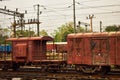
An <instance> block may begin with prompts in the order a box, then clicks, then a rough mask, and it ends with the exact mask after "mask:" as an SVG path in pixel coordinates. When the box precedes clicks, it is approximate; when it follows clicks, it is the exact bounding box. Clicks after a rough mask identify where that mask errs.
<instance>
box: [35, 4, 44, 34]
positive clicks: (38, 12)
mask: <svg viewBox="0 0 120 80" xmlns="http://www.w3.org/2000/svg"><path fill="white" fill-rule="evenodd" d="M34 6H37V21H38V23H37V35H38V36H39V27H40V26H39V24H40V22H39V15H40V14H41V13H42V12H41V11H40V7H43V8H44V9H46V8H45V7H44V6H43V5H39V4H37V5H34Z"/></svg>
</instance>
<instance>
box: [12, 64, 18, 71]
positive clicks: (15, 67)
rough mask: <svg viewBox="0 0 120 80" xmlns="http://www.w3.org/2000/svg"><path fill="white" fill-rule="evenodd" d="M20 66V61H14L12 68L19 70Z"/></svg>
mask: <svg viewBox="0 0 120 80" xmlns="http://www.w3.org/2000/svg"><path fill="white" fill-rule="evenodd" d="M19 68H20V66H19V64H18V63H13V65H12V69H13V70H14V71H16V70H18V69H19Z"/></svg>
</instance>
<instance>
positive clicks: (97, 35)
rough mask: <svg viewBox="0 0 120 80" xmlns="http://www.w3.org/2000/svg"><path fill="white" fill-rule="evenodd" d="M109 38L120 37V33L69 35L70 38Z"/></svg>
mask: <svg viewBox="0 0 120 80" xmlns="http://www.w3.org/2000/svg"><path fill="white" fill-rule="evenodd" d="M100 36H101V37H109V36H120V32H101V33H100V32H99V33H76V34H75V33H72V34H69V35H68V38H77V37H100Z"/></svg>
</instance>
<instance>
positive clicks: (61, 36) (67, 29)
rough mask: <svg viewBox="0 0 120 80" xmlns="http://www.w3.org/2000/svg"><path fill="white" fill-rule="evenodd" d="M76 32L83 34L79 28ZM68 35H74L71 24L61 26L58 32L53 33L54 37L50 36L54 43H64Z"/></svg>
mask: <svg viewBox="0 0 120 80" xmlns="http://www.w3.org/2000/svg"><path fill="white" fill-rule="evenodd" d="M78 31H80V32H83V31H84V29H83V28H81V27H80V28H79V30H78ZM70 33H74V27H73V22H69V23H66V24H64V25H62V26H61V27H59V28H58V30H55V31H54V33H53V34H54V35H53V34H52V35H53V37H54V39H55V41H56V42H65V41H67V39H66V38H67V35H68V34H70Z"/></svg>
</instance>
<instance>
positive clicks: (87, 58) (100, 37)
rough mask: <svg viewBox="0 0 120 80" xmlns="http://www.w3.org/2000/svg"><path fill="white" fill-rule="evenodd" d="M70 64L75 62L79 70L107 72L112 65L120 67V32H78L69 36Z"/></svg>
mask: <svg viewBox="0 0 120 80" xmlns="http://www.w3.org/2000/svg"><path fill="white" fill-rule="evenodd" d="M67 42H68V53H67V62H68V64H75V65H76V66H77V67H76V68H77V69H78V70H82V71H83V72H90V71H91V72H94V71H96V70H97V69H99V68H101V70H103V71H105V72H107V71H110V66H111V65H114V66H116V67H119V68H120V47H119V46H120V32H110V33H108V32H103V33H78V34H69V35H68V37H67Z"/></svg>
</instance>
